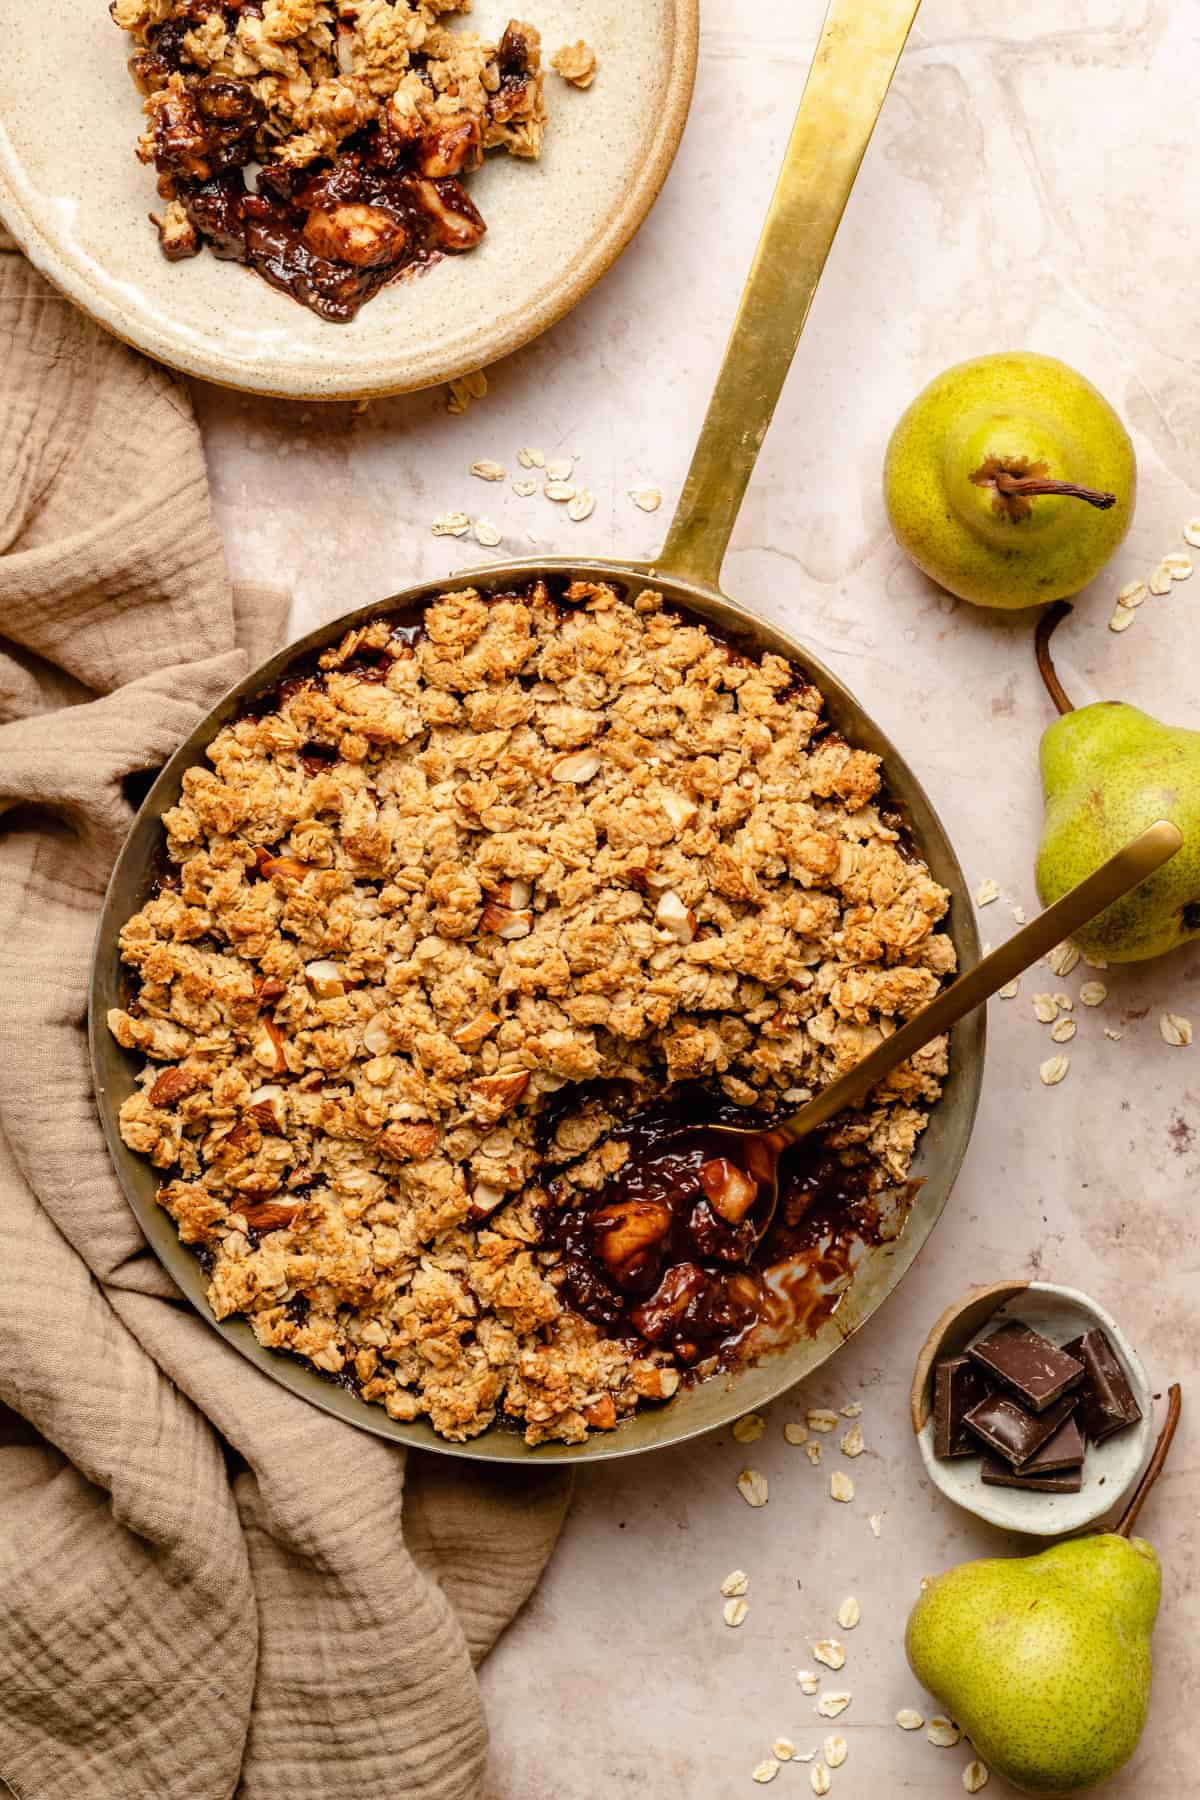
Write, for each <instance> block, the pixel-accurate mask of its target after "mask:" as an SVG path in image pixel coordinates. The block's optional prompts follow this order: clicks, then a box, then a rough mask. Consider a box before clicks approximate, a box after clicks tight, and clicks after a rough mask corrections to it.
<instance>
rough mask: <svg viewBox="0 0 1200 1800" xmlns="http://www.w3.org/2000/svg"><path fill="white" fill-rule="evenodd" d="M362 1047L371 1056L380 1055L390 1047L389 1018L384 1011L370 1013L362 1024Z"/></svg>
mask: <svg viewBox="0 0 1200 1800" xmlns="http://www.w3.org/2000/svg"><path fill="white" fill-rule="evenodd" d="M362 1041H363V1049H364V1050H369V1051H370V1052H371V1055H372V1056H382V1055H383V1053H384V1051H385V1050H390V1049H391V1047H392V1030H391V1019H390V1017H389V1015H388V1014H387V1013H386V1012H377V1013H372V1014H371V1017H370V1018H369V1019H368V1020H367V1022H366V1024H365V1025H364V1026H363V1034H362Z"/></svg>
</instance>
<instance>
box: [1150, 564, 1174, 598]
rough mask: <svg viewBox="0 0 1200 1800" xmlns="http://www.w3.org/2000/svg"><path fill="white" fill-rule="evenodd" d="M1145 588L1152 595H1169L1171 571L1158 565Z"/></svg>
mask: <svg viewBox="0 0 1200 1800" xmlns="http://www.w3.org/2000/svg"><path fill="white" fill-rule="evenodd" d="M1146 586H1147V587H1148V588H1149V589H1150V592H1151V593H1152V594H1160V595H1161V594H1169V593H1170V591H1171V571H1170V569H1168V568H1165V567H1164V566H1163V564H1162V563H1159V565H1158V567H1157V569H1155V571H1154V573H1153V574H1152V575H1151V577H1150V579H1149V581H1148V582H1147V583H1146Z"/></svg>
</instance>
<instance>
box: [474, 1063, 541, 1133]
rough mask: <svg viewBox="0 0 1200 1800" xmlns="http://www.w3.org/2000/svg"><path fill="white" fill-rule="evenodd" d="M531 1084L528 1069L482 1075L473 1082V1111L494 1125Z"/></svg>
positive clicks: (476, 1117)
mask: <svg viewBox="0 0 1200 1800" xmlns="http://www.w3.org/2000/svg"><path fill="white" fill-rule="evenodd" d="M528 1086H529V1070H528V1069H509V1070H507V1071H506V1072H505V1073H504V1074H502V1075H481V1076H480V1077H479V1079H478V1081H473V1082H472V1083H471V1097H472V1105H471V1113H472V1116H473V1117H474V1118H475V1119H477V1120H479V1121H481V1122H482V1123H483V1124H487V1125H493V1124H495V1122H496V1121H497V1120H498V1119H499V1118H501V1117H502V1116H503V1115H504V1114H505V1113H506V1112H509V1111H511V1109H512V1108H513V1107H514V1106H515V1105H516V1104H517V1101H518V1100H519V1099H520V1098H521V1095H522V1094H523V1093H524V1092H525V1089H526V1088H527V1087H528Z"/></svg>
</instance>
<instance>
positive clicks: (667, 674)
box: [109, 581, 954, 1444]
mask: <svg viewBox="0 0 1200 1800" xmlns="http://www.w3.org/2000/svg"><path fill="white" fill-rule="evenodd" d="M207 754H208V764H209V766H194V767H192V768H191V769H190V770H189V771H188V772H187V774H186V775H185V776H184V780H183V791H182V795H181V797H180V800H179V803H178V804H177V805H176V806H174V807H172V808H171V809H170V810H169V811H168V812H166V813H165V814H164V816H163V826H164V828H165V833H166V845H165V861H164V863H163V874H162V878H161V880H160V882H159V883H158V885H157V888H156V890H155V892H154V894H153V895H152V897H151V898H149V899H148V900H147V901H146V903H145V904H144V905H143V906H142V908H141V910H140V911H139V912H137V914H136V915H135V916H134V917H132V918H130V919H129V920H128V922H127V923H126V924H125V926H124V928H123V930H122V933H121V955H122V959H123V962H124V964H125V966H126V968H127V971H128V974H129V987H128V993H127V995H126V998H125V1001H124V1004H123V1005H122V1006H121V1007H118V1008H116V1009H115V1010H113V1011H112V1012H111V1013H110V1015H109V1025H110V1028H111V1030H112V1032H113V1033H114V1035H115V1037H116V1038H117V1040H118V1042H119V1043H120V1044H121V1045H122V1046H124V1047H125V1048H126V1049H127V1050H129V1051H131V1052H134V1053H136V1054H137V1055H138V1056H139V1057H140V1058H141V1059H143V1062H144V1067H143V1070H142V1073H141V1075H140V1077H139V1080H138V1083H137V1086H136V1088H135V1091H134V1092H133V1093H132V1095H131V1096H130V1097H129V1098H128V1099H126V1101H125V1103H124V1105H123V1106H122V1108H121V1114H120V1129H121V1135H122V1137H123V1139H124V1141H125V1143H126V1144H127V1145H128V1146H129V1147H130V1148H131V1149H133V1150H134V1151H136V1152H139V1153H141V1154H142V1155H143V1156H146V1157H148V1158H149V1159H150V1160H151V1162H152V1163H153V1164H154V1166H155V1167H156V1168H157V1169H158V1170H160V1171H161V1172H162V1176H163V1181H162V1185H161V1187H160V1189H159V1195H158V1198H159V1201H160V1204H161V1205H162V1206H163V1207H165V1209H166V1210H167V1212H168V1213H169V1214H170V1215H171V1217H172V1218H173V1219H174V1221H175V1222H176V1225H177V1227H178V1230H179V1233H180V1236H181V1237H182V1239H183V1240H184V1241H185V1242H186V1243H188V1244H190V1245H192V1246H193V1247H194V1248H195V1249H196V1251H197V1252H198V1254H199V1255H200V1257H201V1259H202V1261H203V1263H204V1266H205V1268H206V1270H207V1274H208V1281H209V1287H208V1296H209V1303H210V1305H211V1307H212V1309H213V1311H214V1313H215V1314H216V1316H217V1317H218V1318H227V1317H231V1316H233V1315H244V1316H245V1318H246V1319H247V1320H248V1321H249V1323H250V1325H251V1327H252V1329H253V1331H254V1333H255V1335H256V1337H257V1338H258V1340H259V1341H260V1343H262V1344H264V1345H267V1346H269V1347H271V1348H273V1349H277V1350H281V1351H285V1352H288V1353H290V1354H291V1355H292V1356H295V1357H299V1358H302V1359H304V1360H306V1361H308V1362H310V1363H311V1364H313V1365H315V1367H316V1368H318V1369H319V1370H321V1371H323V1372H324V1373H325V1374H326V1375H327V1376H329V1377H330V1378H331V1379H336V1380H338V1381H341V1382H342V1383H344V1384H346V1385H348V1386H350V1387H352V1389H353V1391H354V1392H355V1393H357V1394H358V1395H360V1396H361V1398H362V1399H363V1400H365V1401H368V1402H374V1403H377V1404H378V1405H380V1406H382V1407H384V1408H385V1409H386V1411H387V1413H388V1414H389V1415H390V1417H391V1418H393V1419H397V1420H413V1419H417V1418H420V1417H426V1416H427V1417H428V1419H429V1421H430V1423H431V1424H432V1426H433V1428H434V1429H435V1430H436V1431H437V1432H439V1433H440V1434H442V1435H443V1436H444V1437H446V1438H448V1439H450V1440H453V1441H463V1440H465V1439H467V1438H469V1437H472V1436H475V1435H477V1434H478V1433H480V1432H483V1431H485V1430H487V1429H488V1427H489V1426H491V1425H493V1424H494V1423H496V1422H498V1421H504V1422H508V1423H510V1424H511V1425H513V1426H515V1427H517V1428H519V1429H521V1430H522V1431H523V1432H524V1434H525V1439H526V1442H527V1443H530V1444H537V1443H541V1442H547V1441H555V1440H557V1441H561V1442H566V1443H575V1442H579V1441H581V1440H582V1439H584V1438H585V1437H586V1436H587V1435H588V1434H589V1432H590V1431H592V1430H600V1431H603V1430H606V1429H611V1428H612V1427H614V1426H615V1425H617V1424H618V1423H619V1421H620V1420H621V1419H622V1418H623V1417H626V1416H628V1415H629V1414H631V1413H632V1412H633V1411H634V1410H635V1409H636V1408H638V1407H639V1406H640V1405H642V1404H643V1403H658V1402H662V1401H664V1400H669V1398H670V1396H671V1395H672V1394H673V1393H674V1392H675V1390H676V1389H677V1388H678V1387H679V1385H680V1381H681V1379H683V1378H685V1377H686V1378H687V1379H693V1378H696V1377H698V1376H699V1377H702V1376H704V1375H705V1374H708V1373H711V1372H712V1370H714V1369H715V1368H716V1367H717V1366H719V1365H720V1360H721V1351H722V1349H723V1347H724V1346H725V1345H726V1344H727V1343H728V1341H729V1339H730V1338H731V1336H737V1335H738V1332H739V1331H740V1330H741V1327H742V1326H745V1325H752V1324H753V1322H754V1319H755V1316H756V1313H758V1312H762V1311H763V1310H764V1309H762V1308H758V1307H756V1301H755V1295H754V1292H753V1289H754V1288H755V1287H756V1286H757V1288H758V1289H759V1292H760V1294H762V1295H766V1294H767V1293H768V1292H769V1291H778V1288H777V1285H776V1286H775V1287H773V1285H772V1277H773V1271H772V1270H771V1269H769V1268H766V1267H762V1266H759V1265H753V1266H750V1267H748V1266H747V1259H746V1258H745V1257H738V1256H735V1255H733V1254H732V1245H731V1244H730V1243H728V1242H726V1240H724V1239H723V1238H722V1237H721V1234H720V1229H719V1225H720V1222H719V1221H717V1222H716V1225H715V1228H714V1221H712V1220H711V1219H705V1220H704V1221H703V1225H704V1230H703V1232H701V1231H700V1230H699V1224H700V1223H701V1221H700V1214H699V1211H698V1212H697V1214H696V1215H695V1217H694V1218H692V1219H691V1220H690V1221H687V1222H686V1230H687V1232H688V1233H689V1234H690V1235H689V1236H688V1238H687V1241H686V1242H685V1243H683V1244H682V1245H681V1243H680V1242H679V1241H677V1239H676V1238H675V1237H673V1238H672V1240H671V1242H670V1243H668V1242H666V1241H663V1242H662V1243H660V1244H650V1245H646V1244H642V1245H641V1246H640V1247H639V1252H638V1257H637V1269H636V1281H630V1280H628V1279H627V1277H628V1275H629V1265H628V1264H623V1262H622V1260H621V1258H620V1257H618V1256H617V1255H616V1253H615V1252H613V1253H611V1254H610V1246H611V1239H612V1233H611V1229H607V1230H606V1231H604V1232H601V1231H599V1230H596V1231H589V1229H588V1226H589V1214H590V1213H596V1214H598V1213H599V1211H600V1207H601V1203H602V1201H603V1200H604V1199H605V1198H606V1197H607V1195H608V1193H609V1191H610V1189H611V1185H612V1183H613V1181H614V1178H616V1179H617V1181H618V1183H619V1178H620V1172H621V1170H622V1168H623V1167H624V1166H625V1164H626V1161H627V1158H628V1156H629V1153H630V1151H629V1146H630V1140H631V1126H630V1118H631V1113H633V1114H637V1113H644V1112H645V1109H646V1108H647V1107H650V1108H652V1107H653V1106H655V1105H662V1104H664V1103H669V1102H671V1101H672V1099H673V1098H674V1097H676V1096H678V1095H680V1094H683V1093H687V1092H692V1091H694V1090H696V1089H697V1088H699V1091H700V1092H701V1093H703V1094H704V1095H705V1096H707V1097H708V1099H709V1101H710V1103H711V1104H714V1105H718V1104H719V1105H723V1106H725V1107H726V1108H733V1109H737V1110H738V1111H739V1112H740V1113H741V1114H742V1115H743V1116H744V1115H745V1114H746V1113H747V1111H749V1110H751V1109H753V1110H756V1111H758V1112H761V1113H764V1114H768V1115H769V1114H773V1113H778V1112H780V1111H782V1110H787V1109H789V1108H790V1107H792V1106H794V1105H795V1104H796V1102H797V1098H798V1096H802V1095H803V1094H805V1093H807V1092H809V1091H812V1090H814V1089H816V1088H818V1087H820V1086H822V1085H824V1084H825V1083H827V1082H828V1081H829V1080H831V1079H833V1078H834V1077H835V1076H837V1075H839V1074H840V1073H842V1072H843V1071H844V1070H845V1069H847V1068H849V1067H850V1066H852V1065H853V1064H854V1063H855V1062H857V1061H858V1060H859V1058H860V1057H861V1056H862V1055H863V1054H864V1053H865V1052H866V1051H867V1050H868V1049H869V1048H870V1047H871V1046H872V1045H873V1044H874V1043H876V1042H877V1041H878V1040H879V1037H880V1035H881V1034H882V1033H885V1032H887V1031H890V1030H891V1029H893V1028H894V1022H895V1021H897V1020H900V1019H903V1018H904V1017H906V1016H908V1015H909V1014H911V1013H912V1012H915V1011H916V1010H918V1009H919V1008H920V1007H921V1006H923V1005H925V1004H926V1003H927V1002H928V1000H929V999H930V998H931V997H932V995H933V994H934V992H935V991H936V990H937V988H938V986H939V984H940V982H941V980H942V979H943V977H944V976H945V975H946V974H948V973H949V972H950V971H951V970H952V968H953V966H954V948H953V944H952V942H951V939H950V937H949V936H948V934H947V933H946V932H945V931H944V930H942V929H939V925H940V922H941V921H942V920H943V917H944V914H945V912H946V907H947V900H948V896H947V893H946V891H945V890H944V889H943V888H942V887H940V886H939V885H938V884H937V883H936V882H935V881H934V880H933V879H932V877H931V876H930V874H929V872H928V869H927V868H926V866H925V864H924V863H923V861H922V860H921V858H920V856H919V855H918V854H917V852H916V850H915V849H914V847H913V845H912V844H911V842H909V841H908V840H907V838H906V836H905V834H904V831H903V827H902V825H901V823H900V821H899V820H898V819H897V818H896V816H895V815H894V814H893V813H892V812H891V810H890V808H889V807H888V805H887V803H886V795H885V793H884V791H883V789H882V787H881V782H880V775H879V768H878V759H877V758H876V757H875V756H874V755H871V754H869V753H867V752H865V751H862V750H857V749H855V748H853V747H852V746H851V745H850V744H848V743H847V742H846V741H845V740H844V739H843V738H842V737H841V736H840V735H838V734H837V733H836V732H835V731H833V730H832V729H830V728H829V727H828V725H827V724H826V722H825V720H824V718H823V716H822V700H821V696H820V694H819V693H818V692H817V690H816V689H815V688H814V687H813V686H812V684H811V682H809V681H808V679H807V678H806V677H805V675H804V674H803V672H802V671H801V670H800V669H798V668H797V667H795V666H794V665H793V664H791V663H789V662H788V661H786V660H785V659H784V658H782V657H780V656H777V655H774V654H771V653H767V654H763V655H753V656H751V655H746V654H743V653H741V652H740V651H739V650H737V649H736V648H734V647H733V646H732V645H731V644H729V643H728V642H726V641H725V640H724V639H723V638H722V637H721V636H720V635H719V634H717V633H716V632H715V631H714V630H712V629H710V628H709V627H707V626H705V625H703V624H701V623H700V622H698V621H697V620H695V619H694V618H689V617H684V616H681V615H680V614H678V613H676V612H673V611H671V610H669V609H667V608H666V607H664V606H663V604H662V602H661V599H660V597H659V596H658V594H657V593H655V592H654V591H653V590H652V589H647V590H645V591H643V592H641V593H637V592H636V591H634V590H631V591H630V593H629V594H628V595H625V594H624V593H622V592H618V591H617V589H616V588H615V587H613V586H609V585H608V584H606V583H590V582H576V583H574V584H572V585H570V586H568V587H564V588H562V589H561V590H560V591H557V592H552V591H551V589H550V588H549V587H548V586H547V585H546V584H545V583H544V582H540V581H539V582H534V583H532V584H529V585H526V586H525V587H523V588H520V589H518V590H516V591H514V592H511V593H507V594H500V595H496V596H493V597H490V598H485V597H484V596H482V595H481V594H479V593H478V592H476V591H475V590H473V589H470V588H466V589H463V590H460V591H457V592H450V593H446V594H444V595H442V596H441V597H440V598H439V599H437V600H436V601H434V602H433V603H432V604H430V605H429V606H428V607H427V608H426V610H425V612H424V615H423V617H422V619H421V620H420V622H419V623H418V624H415V625H414V624H398V623H397V622H396V621H395V620H394V619H389V618H387V617H383V618H380V619H378V620H376V621H374V622H372V623H369V624H367V625H364V626H359V627H356V628H355V629H353V630H351V631H350V632H349V633H348V634H347V636H346V637H345V638H344V639H343V641H342V642H341V644H340V645H339V646H337V647H336V648H335V649H332V650H329V651H326V652H325V653H324V654H323V655H322V656H321V657H320V658H319V660H318V661H317V662H315V663H314V664H313V665H311V666H310V667H309V668H308V669H307V670H303V669H302V670H300V671H299V672H297V673H296V674H294V675H293V676H291V677H290V678H289V679H288V680H287V681H285V682H284V683H283V685H282V686H280V687H277V688H275V689H273V690H272V691H270V692H269V693H266V694H264V695H262V696H260V697H259V699H258V700H256V701H255V702H254V703H252V704H250V705H248V706H246V707H244V708H243V710H242V713H241V714H240V715H239V716H238V717H237V718H236V719H234V720H233V721H232V722H230V723H229V724H227V725H226V726H225V727H224V728H223V729H222V730H221V731H220V732H219V733H218V735H217V736H216V737H215V738H214V739H213V741H212V742H211V744H210V745H209V748H208V752H207ZM946 1067H947V1063H946V1045H945V1042H944V1040H942V1041H939V1042H938V1043H936V1044H934V1045H932V1046H930V1047H929V1048H928V1049H927V1050H926V1051H924V1052H922V1053H921V1054H920V1055H919V1056H918V1057H916V1058H914V1059H913V1061H912V1062H911V1063H908V1064H906V1065H904V1066H903V1067H902V1068H901V1069H899V1070H897V1071H896V1072H895V1074H893V1075H892V1076H891V1077H890V1078H889V1079H888V1081H887V1082H886V1083H885V1084H884V1085H883V1086H882V1087H881V1088H880V1089H878V1090H877V1091H876V1093H875V1094H874V1095H873V1096H872V1100H871V1103H870V1105H869V1106H868V1107H867V1108H866V1109H864V1110H863V1111H862V1112H861V1113H859V1114H854V1115H848V1116H844V1117H843V1118H842V1119H841V1120H839V1121H837V1122H836V1128H835V1129H834V1130H833V1131H831V1132H830V1133H828V1134H827V1137H826V1139H825V1142H824V1144H823V1146H822V1155H823V1157H824V1159H825V1162H824V1165H823V1173H822V1176H821V1179H822V1181H823V1182H824V1184H825V1185H826V1186H828V1185H829V1184H830V1183H833V1184H834V1185H836V1183H837V1181H838V1180H842V1181H843V1182H844V1184H845V1186H846V1187H847V1190H849V1189H850V1188H853V1191H854V1193H855V1196H856V1199H855V1206H856V1209H857V1213H856V1217H857V1219H858V1222H859V1223H861V1222H862V1220H863V1218H864V1217H865V1216H866V1214H867V1213H869V1211H870V1208H871V1206H872V1205H873V1204H874V1200H875V1198H876V1196H879V1197H880V1198H881V1201H882V1197H883V1196H884V1195H892V1196H893V1197H894V1195H895V1193H896V1192H897V1190H901V1191H902V1189H903V1183H904V1179H905V1176H906V1174H907V1171H908V1167H909V1162H910V1158H911V1156H912V1154H913V1151H914V1147H915V1144H916V1141H917V1138H918V1136H919V1134H920V1132H921V1130H922V1128H923V1126H924V1123H925V1120H926V1117H927V1112H928V1108H929V1106H930V1105H931V1104H932V1102H933V1101H934V1100H936V1098H937V1096H938V1094H939V1092H940V1089H941V1083H942V1079H943V1077H944V1075H945V1073H946ZM810 1185H811V1184H810ZM811 1197H812V1196H811V1194H810V1198H811ZM783 1210H785V1211H786V1207H785V1208H784V1209H783ZM797 1216H798V1215H797ZM901 1222H902V1217H901ZM610 1225H611V1222H610ZM895 1228H897V1227H896V1224H895V1221H893V1224H892V1226H891V1227H889V1229H895ZM619 1235H620V1234H619V1233H618V1236H619ZM623 1248H624V1249H625V1250H627V1249H628V1245H625V1246H623ZM817 1248H818V1249H819V1246H818V1247H817ZM814 1253H815V1252H814ZM798 1254H799V1256H800V1260H801V1262H803V1261H804V1258H805V1255H806V1252H804V1251H803V1250H801V1251H800V1252H799V1253H798ZM681 1268H685V1269H686V1270H687V1271H689V1272H688V1274H687V1276H686V1283H685V1285H686V1286H687V1287H688V1295H687V1306H688V1308H689V1309H690V1310H689V1311H688V1313H687V1319H686V1329H684V1327H683V1326H678V1328H676V1326H677V1325H678V1319H677V1318H676V1319H675V1323H674V1324H673V1325H672V1327H671V1329H667V1330H664V1329H660V1328H659V1325H660V1323H661V1319H662V1318H663V1317H665V1316H666V1315H667V1314H668V1313H669V1312H670V1310H671V1309H670V1305H669V1304H668V1302H669V1301H670V1296H671V1294H672V1293H674V1292H675V1291H676V1290H677V1289H678V1288H679V1285H680V1281H681V1279H682V1278H681V1276H680V1269H681ZM672 1284H674V1286H672ZM747 1284H749V1286H747ZM631 1286H632V1287H633V1289H634V1290H635V1291H634V1293H633V1296H632V1298H633V1299H634V1300H636V1301H637V1304H636V1305H633V1304H630V1298H631V1296H630V1294H629V1292H628V1291H627V1290H628V1289H629V1288H630V1287H631ZM739 1307H741V1308H743V1310H744V1313H745V1317H744V1318H741V1319H740V1320H739V1318H738V1308H739ZM656 1309H657V1310H656ZM767 1310H769V1309H767ZM672 1317H673V1318H674V1317H675V1315H672ZM743 1335H744V1334H743Z"/></svg>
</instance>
